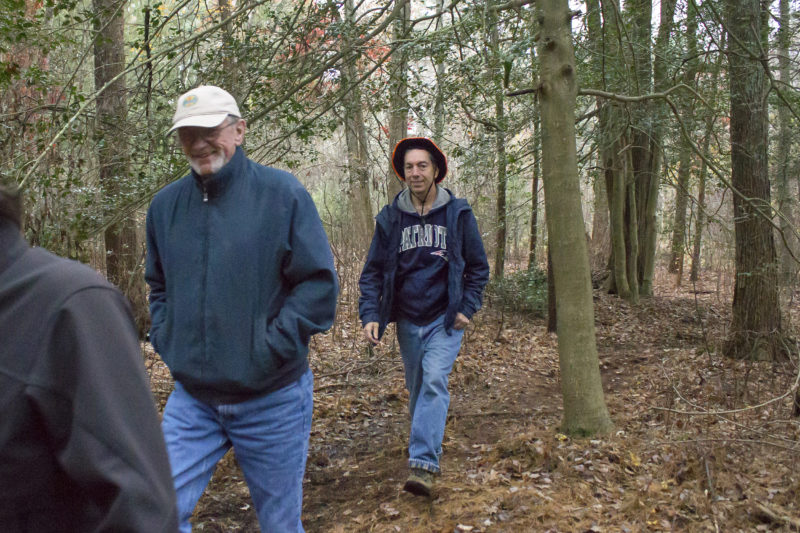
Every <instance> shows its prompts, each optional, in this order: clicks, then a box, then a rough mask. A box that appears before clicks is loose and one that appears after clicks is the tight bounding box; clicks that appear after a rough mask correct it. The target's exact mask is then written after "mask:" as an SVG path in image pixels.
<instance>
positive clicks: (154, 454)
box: [0, 187, 178, 533]
mask: <svg viewBox="0 0 800 533" xmlns="http://www.w3.org/2000/svg"><path fill="white" fill-rule="evenodd" d="M21 214H22V209H21V203H20V199H19V196H18V194H16V193H15V192H12V191H11V190H10V189H9V188H6V187H0V339H2V343H3V347H2V349H0V531H2V532H3V533H15V532H30V531H34V532H51V531H52V532H55V531H59V532H80V533H84V532H88V531H109V532H110V531H115V532H118V531H128V532H141V533H153V532H174V531H177V527H178V520H177V511H176V507H175V491H174V489H173V486H172V480H171V479H170V476H169V470H168V468H169V462H168V460H167V453H166V449H165V447H164V439H163V437H162V435H161V430H160V428H159V425H158V415H157V413H156V409H155V405H154V403H153V397H152V395H151V392H150V388H149V384H148V381H147V377H146V372H145V369H144V365H143V364H142V353H141V349H140V346H139V340H138V338H137V335H136V330H135V327H134V323H133V317H132V315H131V311H130V307H129V305H128V302H127V300H126V299H125V298H124V296H123V295H122V294H121V293H120V292H119V291H118V290H117V289H116V288H115V287H113V286H112V285H111V284H110V283H108V282H107V281H105V280H104V279H103V278H102V277H101V276H100V275H99V274H97V273H96V272H95V271H94V270H92V269H91V268H89V267H87V266H85V265H82V264H80V263H77V262H75V261H70V260H68V259H63V258H60V257H57V256H55V255H53V254H51V253H49V252H47V251H45V250H43V249H41V248H31V247H30V246H28V243H27V242H26V241H25V240H24V239H23V236H22V233H21V232H20V225H21V218H22V217H21Z"/></svg>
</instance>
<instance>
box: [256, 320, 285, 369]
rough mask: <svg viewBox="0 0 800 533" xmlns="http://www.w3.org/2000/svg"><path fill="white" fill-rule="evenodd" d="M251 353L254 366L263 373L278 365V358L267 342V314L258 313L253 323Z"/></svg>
mask: <svg viewBox="0 0 800 533" xmlns="http://www.w3.org/2000/svg"><path fill="white" fill-rule="evenodd" d="M253 329H254V332H253V344H254V346H253V355H254V358H255V361H254V362H255V364H256V367H257V368H259V369H261V371H262V372H263V373H264V375H269V374H271V373H272V372H274V371H275V370H277V369H278V367H279V366H280V358H279V357H278V356H277V354H275V353H274V352H273V351H272V349H271V348H270V347H269V344H268V343H267V316H266V315H265V314H262V315H259V316H258V318H257V319H256V321H255V322H254V323H253Z"/></svg>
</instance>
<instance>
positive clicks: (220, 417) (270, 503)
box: [161, 370, 314, 533]
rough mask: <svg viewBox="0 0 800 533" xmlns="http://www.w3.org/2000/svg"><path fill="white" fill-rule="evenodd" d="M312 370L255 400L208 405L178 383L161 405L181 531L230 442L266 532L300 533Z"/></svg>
mask: <svg viewBox="0 0 800 533" xmlns="http://www.w3.org/2000/svg"><path fill="white" fill-rule="evenodd" d="M313 390H314V378H313V376H312V374H311V370H308V371H307V372H306V373H305V374H303V376H301V377H300V379H298V380H297V381H295V382H294V383H292V384H291V385H287V386H286V387H284V388H282V389H279V390H277V391H274V392H271V393H269V394H267V395H266V396H261V397H259V398H255V399H253V400H248V401H245V402H242V403H236V404H227V405H218V406H214V405H209V404H207V403H205V402H201V401H199V400H197V399H196V398H194V397H192V396H191V395H190V394H189V393H188V392H186V389H184V388H183V386H182V385H181V384H180V383H177V382H176V383H175V390H174V391H173V392H172V394H171V395H170V397H169V400H168V401H167V405H166V407H165V408H164V418H163V421H162V423H161V427H162V429H163V431H164V439H165V440H166V443H167V453H168V454H169V460H170V465H171V467H172V479H173V481H174V483H175V491H176V493H177V497H178V517H179V520H180V531H181V533H191V525H190V524H189V518H191V516H192V512H193V511H194V508H195V506H196V505H197V501H198V500H199V499H200V496H201V495H202V494H203V491H204V490H205V488H206V486H207V485H208V482H209V481H210V480H211V475H212V474H213V473H214V470H215V469H216V467H217V463H218V462H219V460H220V459H222V456H223V455H225V452H227V451H228V449H230V447H231V446H233V449H234V452H235V453H236V460H237V462H238V463H239V466H240V467H241V469H242V472H243V473H244V477H245V480H246V481H247V486H248V487H249V488H250V496H251V497H252V499H253V503H254V505H255V510H256V513H257V514H258V522H259V524H260V526H261V531H268V532H270V533H272V532H281V533H282V532H301V531H303V524H302V523H301V522H300V512H301V509H302V504H303V473H304V472H305V467H306V455H307V454H308V437H309V433H310V431H311V411H312V408H313Z"/></svg>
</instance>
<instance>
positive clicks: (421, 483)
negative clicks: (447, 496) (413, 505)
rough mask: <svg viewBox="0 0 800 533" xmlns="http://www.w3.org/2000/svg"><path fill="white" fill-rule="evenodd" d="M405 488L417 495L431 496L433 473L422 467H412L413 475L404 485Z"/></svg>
mask: <svg viewBox="0 0 800 533" xmlns="http://www.w3.org/2000/svg"><path fill="white" fill-rule="evenodd" d="M403 490H404V491H406V492H410V493H411V494H416V495H417V496H425V497H427V498H430V496H431V491H432V490H433V473H431V472H428V471H427V470H423V469H422V468H412V469H411V475H409V476H408V480H407V481H406V484H405V485H403Z"/></svg>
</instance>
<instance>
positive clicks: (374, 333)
mask: <svg viewBox="0 0 800 533" xmlns="http://www.w3.org/2000/svg"><path fill="white" fill-rule="evenodd" d="M364 337H365V338H366V339H367V340H368V341H369V342H371V343H372V344H379V343H380V342H381V341H380V340H378V323H377V322H367V325H366V326H364Z"/></svg>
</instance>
